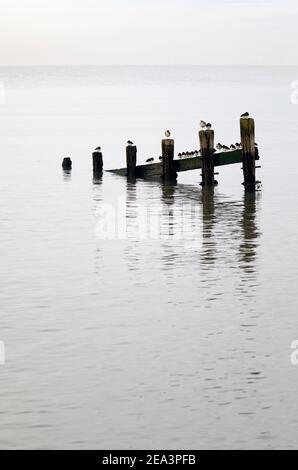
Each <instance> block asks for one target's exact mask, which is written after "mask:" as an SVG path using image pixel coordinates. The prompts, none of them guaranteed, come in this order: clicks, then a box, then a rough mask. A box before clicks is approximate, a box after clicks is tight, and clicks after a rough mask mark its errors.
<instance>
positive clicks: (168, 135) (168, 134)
mask: <svg viewBox="0 0 298 470" xmlns="http://www.w3.org/2000/svg"><path fill="white" fill-rule="evenodd" d="M165 136H166V138H167V139H168V138H169V137H171V132H170V131H169V130H167V131H166V132H165Z"/></svg>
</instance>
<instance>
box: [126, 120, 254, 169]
mask: <svg viewBox="0 0 298 470" xmlns="http://www.w3.org/2000/svg"><path fill="white" fill-rule="evenodd" d="M240 117H241V118H242V119H245V118H248V117H249V113H248V112H246V113H243V114H241V116H240ZM200 128H201V129H202V130H210V129H212V124H211V123H210V122H206V121H203V120H202V121H200ZM165 136H166V137H167V138H169V137H171V132H170V131H169V130H167V131H166V132H165ZM127 144H128V145H133V142H132V141H131V140H129V141H128V142H127ZM255 145H256V147H257V144H255ZM241 149H242V146H241V144H240V142H236V143H235V144H231V145H230V146H227V145H224V144H221V143H220V142H219V143H218V144H217V145H216V148H215V149H213V150H214V152H216V151H219V152H227V151H234V150H241ZM200 155H201V150H193V151H190V152H180V153H178V155H177V156H178V158H180V159H181V158H194V157H199V156H200ZM158 159H159V160H162V157H161V156H160V157H159V158H158ZM146 163H154V158H148V159H147V160H146Z"/></svg>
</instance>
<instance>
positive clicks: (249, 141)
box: [240, 118, 256, 189]
mask: <svg viewBox="0 0 298 470" xmlns="http://www.w3.org/2000/svg"><path fill="white" fill-rule="evenodd" d="M240 133H241V145H242V155H243V175H244V186H245V188H246V189H255V185H256V175H255V158H256V149H255V121H254V120H253V119H252V118H241V119H240Z"/></svg>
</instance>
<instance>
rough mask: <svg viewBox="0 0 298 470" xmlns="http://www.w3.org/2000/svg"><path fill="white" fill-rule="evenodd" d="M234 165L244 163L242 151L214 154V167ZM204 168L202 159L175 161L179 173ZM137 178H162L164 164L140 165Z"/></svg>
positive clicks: (137, 169) (120, 173)
mask: <svg viewBox="0 0 298 470" xmlns="http://www.w3.org/2000/svg"><path fill="white" fill-rule="evenodd" d="M256 160H259V153H258V149H257V148H256ZM234 163H242V151H241V150H231V151H227V152H221V153H219V152H217V153H215V154H214V166H222V165H233V164H234ZM201 167H202V160H201V157H193V158H183V159H181V160H175V169H176V172H177V173H179V172H181V171H190V170H198V169H200V168H201ZM106 171H108V172H110V173H115V174H117V175H121V176H126V174H127V173H126V168H119V169H116V170H106ZM136 173H137V174H136V176H137V178H146V179H147V178H148V179H150V178H152V179H156V178H160V177H161V176H162V163H161V162H159V163H150V164H146V165H138V166H137V168H136Z"/></svg>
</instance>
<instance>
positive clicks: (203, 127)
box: [200, 121, 206, 129]
mask: <svg viewBox="0 0 298 470" xmlns="http://www.w3.org/2000/svg"><path fill="white" fill-rule="evenodd" d="M200 127H201V128H202V129H205V127H206V122H205V121H201V122H200Z"/></svg>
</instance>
